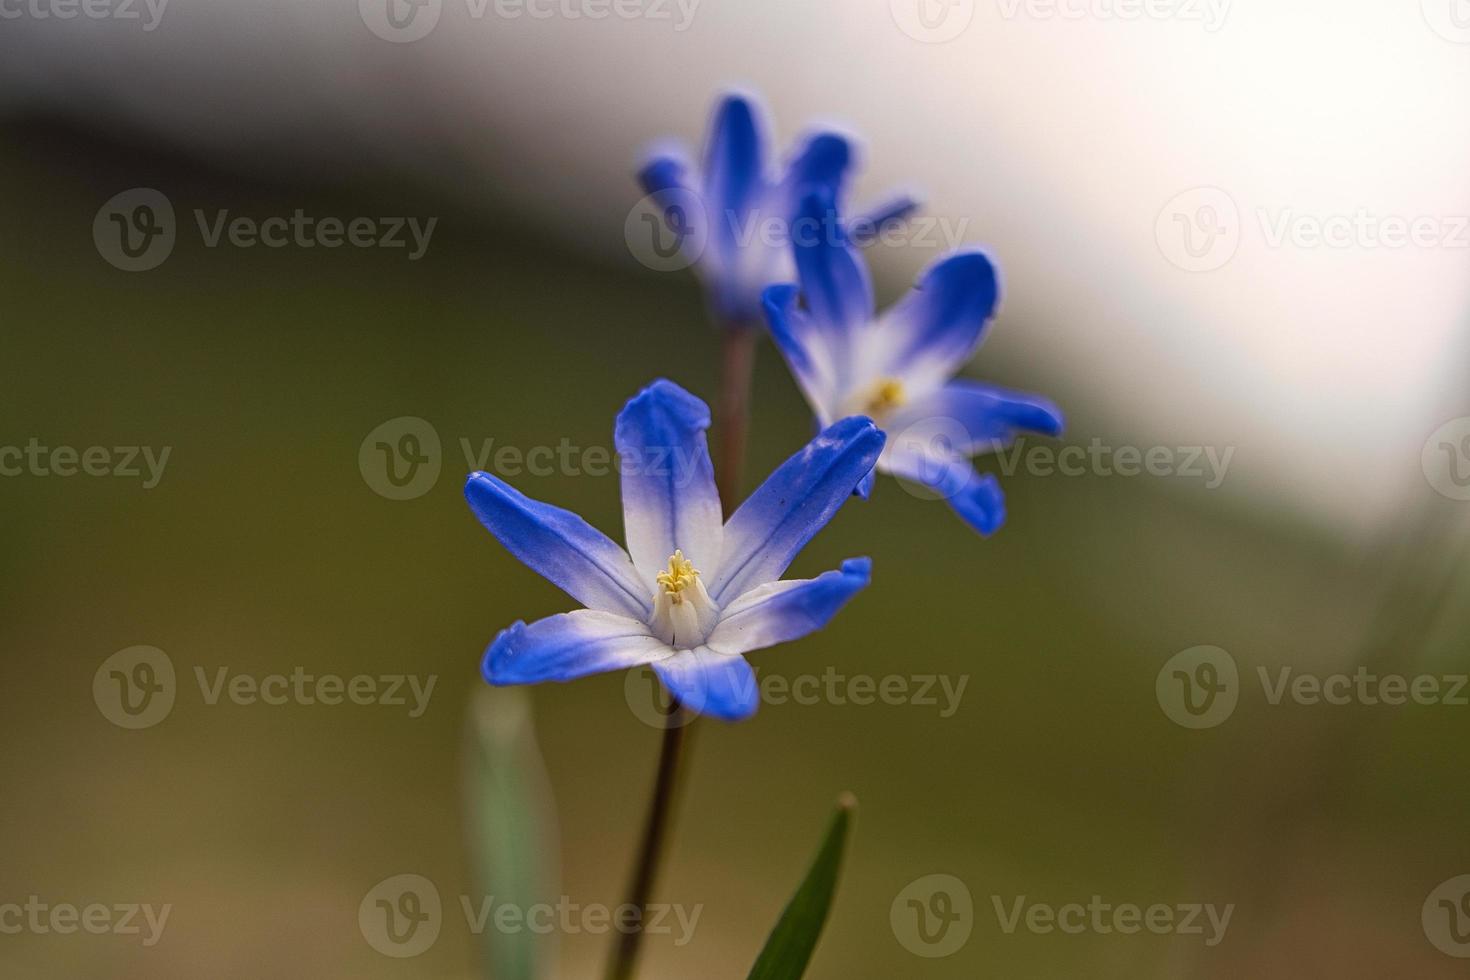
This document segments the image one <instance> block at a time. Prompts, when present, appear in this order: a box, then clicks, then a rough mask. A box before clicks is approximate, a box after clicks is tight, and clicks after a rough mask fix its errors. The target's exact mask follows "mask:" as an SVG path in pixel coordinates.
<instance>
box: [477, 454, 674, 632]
mask: <svg viewBox="0 0 1470 980" xmlns="http://www.w3.org/2000/svg"><path fill="white" fill-rule="evenodd" d="M464 495H465V498H466V499H468V500H469V502H470V509H471V510H473V511H474V512H475V516H476V517H478V518H479V519H480V523H481V524H483V525H485V527H486V528H487V529H488V530H489V531H490V533H491V534H493V535H495V537H496V538H497V539H498V540H499V541H500V543H501V544H503V545H505V547H506V550H508V551H509V552H510V553H511V554H513V555H515V556H516V557H517V558H519V559H520V560H521V561H523V562H525V564H526V565H528V566H529V567H530V568H531V569H532V570H534V571H537V572H539V573H541V574H542V575H544V576H545V577H546V578H547V579H549V580H550V581H551V583H552V584H553V585H556V586H557V587H558V588H560V589H561V590H562V591H563V592H565V593H566V594H567V595H569V596H571V597H572V598H573V599H576V600H577V601H578V602H580V603H582V605H584V606H587V607H589V608H592V609H604V610H607V611H609V612H618V613H623V614H625V615H629V616H634V617H636V618H638V619H642V620H646V619H647V618H648V615H649V613H650V612H651V611H652V609H653V606H652V604H651V593H650V592H649V591H648V589H647V587H646V585H645V584H644V582H643V581H642V580H641V579H640V578H639V577H638V572H637V570H635V569H634V568H633V562H632V561H631V560H629V558H628V553H627V552H626V551H624V550H623V549H622V548H620V547H618V546H617V545H616V544H615V543H614V542H613V541H612V540H611V539H610V538H608V536H607V535H605V534H603V533H602V532H601V531H599V530H597V529H596V528H595V527H593V526H592V525H591V524H588V523H587V522H586V521H584V520H582V518H581V517H579V516H577V515H576V514H573V513H572V512H571V511H569V510H563V509H561V508H560V507H553V506H552V505H551V504H544V503H541V502H540V501H538V500H532V499H531V498H530V497H527V496H526V495H525V494H522V493H521V492H520V491H518V490H516V489H515V488H514V487H512V486H510V485H509V484H508V483H506V482H505V481H504V480H501V479H500V478H499V477H495V476H491V475H490V474H489V473H471V474H470V477H469V479H468V480H467V481H466V482H465V487H464Z"/></svg>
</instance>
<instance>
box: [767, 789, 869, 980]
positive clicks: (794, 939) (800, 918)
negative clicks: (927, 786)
mask: <svg viewBox="0 0 1470 980" xmlns="http://www.w3.org/2000/svg"><path fill="white" fill-rule="evenodd" d="M856 808H857V800H855V799H854V798H853V797H852V794H850V793H844V794H842V796H841V798H839V799H838V801H837V813H836V814H835V815H834V816H833V817H832V825H831V826H830V827H828V828H827V836H826V838H825V839H824V840H823V841H822V849H821V850H819V851H818V852H817V859H816V860H815V861H813V862H812V866H811V869H810V870H808V871H807V873H806V879H805V880H804V881H802V883H801V887H800V888H798V889H797V890H796V894H795V895H793V896H792V897H791V902H790V904H789V905H787V906H786V911H784V912H782V913H781V919H780V921H779V922H777V923H776V928H775V929H773V930H771V935H770V938H769V939H767V940H766V946H765V949H762V950H761V955H760V957H759V958H758V959H757V960H756V961H755V966H753V967H751V969H750V976H749V978H748V980H799V978H800V977H801V976H802V975H803V974H804V973H806V967H807V964H808V963H810V962H811V959H812V951H813V950H814V949H816V948H817V940H818V939H820V938H821V936H822V927H823V926H825V925H826V924H827V913H828V911H829V910H830V909H831V908H832V895H833V893H834V892H836V891H837V874H838V872H839V871H840V870H841V869H842V856H843V853H844V851H845V850H846V848H847V833H848V829H849V828H850V827H851V825H852V812H853V810H854V809H856Z"/></svg>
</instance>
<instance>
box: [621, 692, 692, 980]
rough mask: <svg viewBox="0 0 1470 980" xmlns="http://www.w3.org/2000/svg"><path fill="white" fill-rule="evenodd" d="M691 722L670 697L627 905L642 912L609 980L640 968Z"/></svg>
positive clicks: (624, 935)
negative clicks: (650, 905)
mask: <svg viewBox="0 0 1470 980" xmlns="http://www.w3.org/2000/svg"><path fill="white" fill-rule="evenodd" d="M690 721H691V719H690V718H688V717H687V716H686V715H685V712H684V709H683V707H682V706H680V704H679V702H678V700H677V699H675V698H671V699H670V701H669V709H668V713H667V714H666V715H665V716H664V737H663V746H662V748H661V749H660V750H659V757H658V776H657V778H656V779H655V780H654V784H653V800H652V801H651V802H650V803H649V807H648V819H647V822H646V823H645V824H644V826H643V841H642V843H641V844H640V845H639V847H638V863H637V864H636V865H635V866H634V868H633V882H632V884H631V885H629V887H628V902H627V904H629V905H632V906H634V907H635V908H637V909H638V910H639V915H638V927H637V928H635V929H631V930H629V931H627V932H624V933H622V934H621V935H620V936H619V938H618V945H617V948H616V949H614V950H613V958H612V963H611V964H609V966H608V970H607V980H629V978H630V977H632V976H633V969H634V967H636V966H637V965H638V947H639V944H640V943H641V942H642V939H643V924H644V922H645V921H646V920H647V917H648V916H647V913H648V901H649V898H650V897H651V896H652V895H653V886H654V884H655V882H656V881H657V880H658V871H659V866H660V865H661V864H662V861H663V855H664V844H665V842H666V841H667V840H668V838H669V835H670V832H671V827H672V824H673V817H674V809H675V803H676V802H677V799H678V795H679V792H678V791H679V784H680V778H679V777H680V766H679V764H680V762H682V761H683V759H684V755H685V752H684V749H685V745H686V744H687V739H686V737H685V734H684V733H685V730H686V729H687V728H688V727H689V723H690Z"/></svg>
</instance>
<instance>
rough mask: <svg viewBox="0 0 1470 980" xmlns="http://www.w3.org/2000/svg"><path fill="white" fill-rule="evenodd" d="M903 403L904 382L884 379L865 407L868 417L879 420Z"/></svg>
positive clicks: (895, 379)
mask: <svg viewBox="0 0 1470 980" xmlns="http://www.w3.org/2000/svg"><path fill="white" fill-rule="evenodd" d="M903 403H904V394H903V382H902V381H899V380H898V379H897V378H884V379H883V380H882V381H880V382H879V383H878V384H877V386H876V387H875V390H874V392H873V396H872V397H871V398H869V399H868V403H867V405H866V406H864V407H865V408H866V410H867V414H868V415H870V416H872V417H873V418H879V417H881V416H883V415H885V414H887V413H888V412H891V411H892V410H893V409H895V408H898V407H899V406H900V405H902V404H903Z"/></svg>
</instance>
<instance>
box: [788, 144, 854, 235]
mask: <svg viewBox="0 0 1470 980" xmlns="http://www.w3.org/2000/svg"><path fill="white" fill-rule="evenodd" d="M851 166H852V143H851V142H850V141H849V140H848V139H847V137H845V136H843V135H841V134H840V133H830V132H821V133H813V134H811V135H810V136H808V137H806V139H805V140H804V141H803V142H802V143H801V144H800V146H799V147H798V149H797V150H796V152H795V154H793V156H792V158H791V162H790V163H789V164H787V166H786V173H785V176H784V177H783V179H782V189H783V191H784V198H785V201H786V208H787V211H786V214H785V215H784V216H783V217H786V218H788V219H789V218H790V217H792V216H793V215H794V214H795V213H796V211H797V210H798V209H799V208H800V207H801V203H802V197H803V195H805V194H806V192H807V191H808V189H809V188H812V187H827V188H831V190H832V191H833V194H834V195H840V193H841V189H842V185H843V182H844V181H845V180H846V177H847V172H848V170H849V169H850V168H851Z"/></svg>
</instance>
